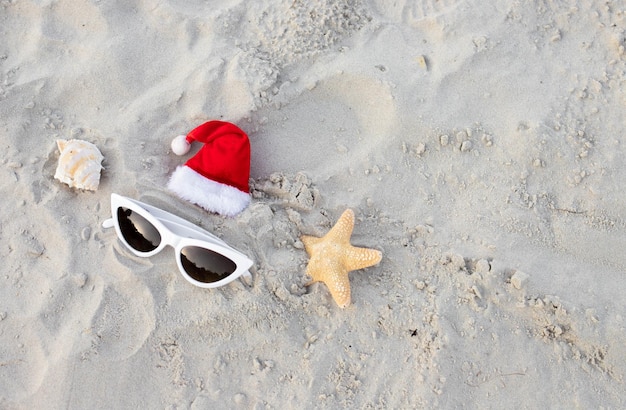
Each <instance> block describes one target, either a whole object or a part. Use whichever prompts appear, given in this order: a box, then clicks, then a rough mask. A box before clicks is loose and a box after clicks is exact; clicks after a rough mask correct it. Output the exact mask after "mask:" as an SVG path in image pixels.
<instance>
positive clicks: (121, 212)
mask: <svg viewBox="0 0 626 410" xmlns="http://www.w3.org/2000/svg"><path fill="white" fill-rule="evenodd" d="M117 220H118V222H119V224H120V231H122V236H124V240H125V241H126V243H128V244H129V245H130V246H131V247H132V248H133V249H135V250H137V251H139V252H150V251H153V250H155V249H156V248H157V247H158V246H159V244H160V243H161V234H160V233H159V231H157V229H156V228H155V227H154V226H153V225H152V224H151V223H150V222H148V221H147V220H146V218H144V217H143V216H141V215H139V214H138V213H137V212H133V211H132V210H131V209H128V208H124V207H119V208H117Z"/></svg>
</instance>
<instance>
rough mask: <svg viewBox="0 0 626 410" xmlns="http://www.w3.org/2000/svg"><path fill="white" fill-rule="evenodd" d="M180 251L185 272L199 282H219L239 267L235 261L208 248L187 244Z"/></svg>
mask: <svg viewBox="0 0 626 410" xmlns="http://www.w3.org/2000/svg"><path fill="white" fill-rule="evenodd" d="M180 253H181V255H180V259H181V262H182V264H183V268H184V269H185V272H187V274H189V276H191V277H192V278H193V279H195V280H197V281H198V282H202V283H213V282H217V281H219V280H222V279H224V278H225V277H227V276H228V275H230V274H232V273H233V272H234V271H235V269H237V265H235V262H233V261H231V260H230V259H228V258H227V257H225V256H223V255H220V254H219V253H216V252H213V251H212V250H209V249H206V248H199V247H197V246H186V247H184V248H183V249H182V250H181V252H180Z"/></svg>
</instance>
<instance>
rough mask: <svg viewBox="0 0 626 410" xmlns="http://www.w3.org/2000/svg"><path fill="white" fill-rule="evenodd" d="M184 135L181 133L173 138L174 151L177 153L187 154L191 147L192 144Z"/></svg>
mask: <svg viewBox="0 0 626 410" xmlns="http://www.w3.org/2000/svg"><path fill="white" fill-rule="evenodd" d="M186 138H187V137H185V136H184V135H179V136H178V137H176V138H174V139H173V140H172V152H174V154H176V155H185V154H186V153H188V152H189V149H191V144H190V143H189V142H188V141H187V139H186Z"/></svg>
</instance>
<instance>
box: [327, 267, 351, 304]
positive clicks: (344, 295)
mask: <svg viewBox="0 0 626 410" xmlns="http://www.w3.org/2000/svg"><path fill="white" fill-rule="evenodd" d="M324 283H325V284H326V286H327V287H328V290H329V291H330V294H331V296H332V297H333V299H334V300H335V302H336V303H337V305H338V306H339V307H340V308H345V307H346V306H348V305H349V304H350V281H349V280H348V271H347V270H346V269H344V268H338V269H336V270H334V271H331V272H328V274H327V275H326V280H324Z"/></svg>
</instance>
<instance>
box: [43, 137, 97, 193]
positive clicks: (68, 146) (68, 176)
mask: <svg viewBox="0 0 626 410" xmlns="http://www.w3.org/2000/svg"><path fill="white" fill-rule="evenodd" d="M57 147H59V151H60V152H61V155H60V156H59V163H58V165H57V169H56V172H55V173H54V177H55V178H56V179H58V180H59V181H61V182H63V183H64V184H67V185H69V186H70V187H71V188H78V189H87V190H90V191H95V190H97V189H98V185H99V184H100V171H101V170H102V165H101V162H102V160H103V159H104V157H103V156H102V153H100V150H99V149H98V147H96V146H95V145H94V144H92V143H91V142H87V141H83V140H77V139H71V140H57Z"/></svg>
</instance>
